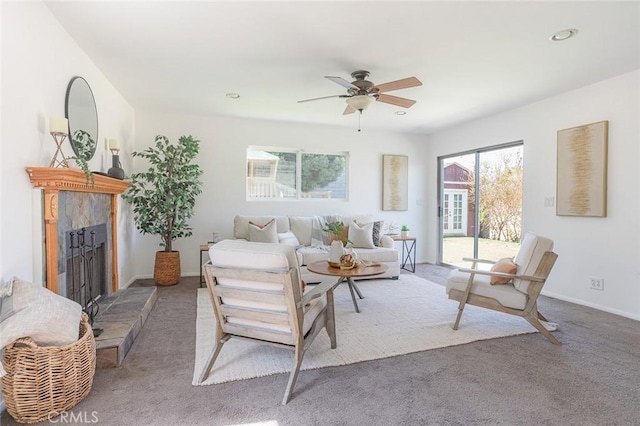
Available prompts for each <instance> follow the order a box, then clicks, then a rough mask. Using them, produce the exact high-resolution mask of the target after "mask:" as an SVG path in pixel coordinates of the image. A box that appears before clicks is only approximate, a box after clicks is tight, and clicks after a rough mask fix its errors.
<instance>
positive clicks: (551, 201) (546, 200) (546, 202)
mask: <svg viewBox="0 0 640 426" xmlns="http://www.w3.org/2000/svg"><path fill="white" fill-rule="evenodd" d="M554 204H555V199H554V197H553V196H551V197H544V206H545V207H553V205H554Z"/></svg>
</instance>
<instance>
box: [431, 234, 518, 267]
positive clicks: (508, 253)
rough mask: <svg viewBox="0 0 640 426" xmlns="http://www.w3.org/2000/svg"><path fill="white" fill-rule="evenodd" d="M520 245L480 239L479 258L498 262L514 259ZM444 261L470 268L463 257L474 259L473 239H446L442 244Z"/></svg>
mask: <svg viewBox="0 0 640 426" xmlns="http://www.w3.org/2000/svg"><path fill="white" fill-rule="evenodd" d="M519 248H520V243H511V242H507V241H497V240H490V239H488V238H480V239H478V258H480V259H488V260H498V259H501V258H503V257H514V256H515V255H516V254H517V253H518V249H519ZM442 250H443V252H442V253H443V254H442V261H443V262H444V263H448V264H450V265H455V266H469V262H463V261H462V258H463V257H473V237H445V238H444V240H443V242H442Z"/></svg>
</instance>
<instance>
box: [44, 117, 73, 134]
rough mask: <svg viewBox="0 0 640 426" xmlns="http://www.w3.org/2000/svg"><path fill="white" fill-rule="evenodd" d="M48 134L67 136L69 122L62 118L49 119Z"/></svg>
mask: <svg viewBox="0 0 640 426" xmlns="http://www.w3.org/2000/svg"><path fill="white" fill-rule="evenodd" d="M49 133H64V134H65V135H68V134H69V121H68V120H67V119H66V118H64V117H49Z"/></svg>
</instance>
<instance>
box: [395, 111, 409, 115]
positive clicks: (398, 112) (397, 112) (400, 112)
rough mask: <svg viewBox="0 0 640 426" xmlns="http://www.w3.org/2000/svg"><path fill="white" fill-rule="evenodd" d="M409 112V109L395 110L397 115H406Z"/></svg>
mask: <svg viewBox="0 0 640 426" xmlns="http://www.w3.org/2000/svg"><path fill="white" fill-rule="evenodd" d="M406 113H407V111H396V112H394V114H395V115H405V114H406Z"/></svg>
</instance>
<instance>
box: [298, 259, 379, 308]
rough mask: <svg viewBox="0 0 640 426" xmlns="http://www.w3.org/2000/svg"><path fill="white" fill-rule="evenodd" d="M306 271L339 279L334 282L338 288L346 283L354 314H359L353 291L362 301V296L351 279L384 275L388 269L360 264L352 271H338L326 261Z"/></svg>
mask: <svg viewBox="0 0 640 426" xmlns="http://www.w3.org/2000/svg"><path fill="white" fill-rule="evenodd" d="M307 269H308V270H309V271H310V272H315V273H316V274H320V275H330V276H332V277H339V279H338V282H336V287H337V286H338V284H340V283H343V282H346V283H347V284H348V285H349V291H350V292H351V300H353V306H354V307H355V308H356V312H358V313H360V309H359V308H358V302H357V301H356V295H355V294H354V290H355V292H356V293H358V297H359V298H360V299H364V296H363V295H362V293H361V292H360V289H359V288H358V286H357V285H356V284H355V283H354V282H353V278H359V277H370V276H372V275H380V274H384V273H385V272H386V271H387V269H389V267H388V266H387V265H382V264H379V263H375V264H372V265H370V266H368V265H363V264H361V265H360V266H357V267H355V268H353V269H340V268H335V267H333V266H330V265H329V262H327V261H326V260H322V261H319V262H314V263H312V264H310V265H307Z"/></svg>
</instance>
